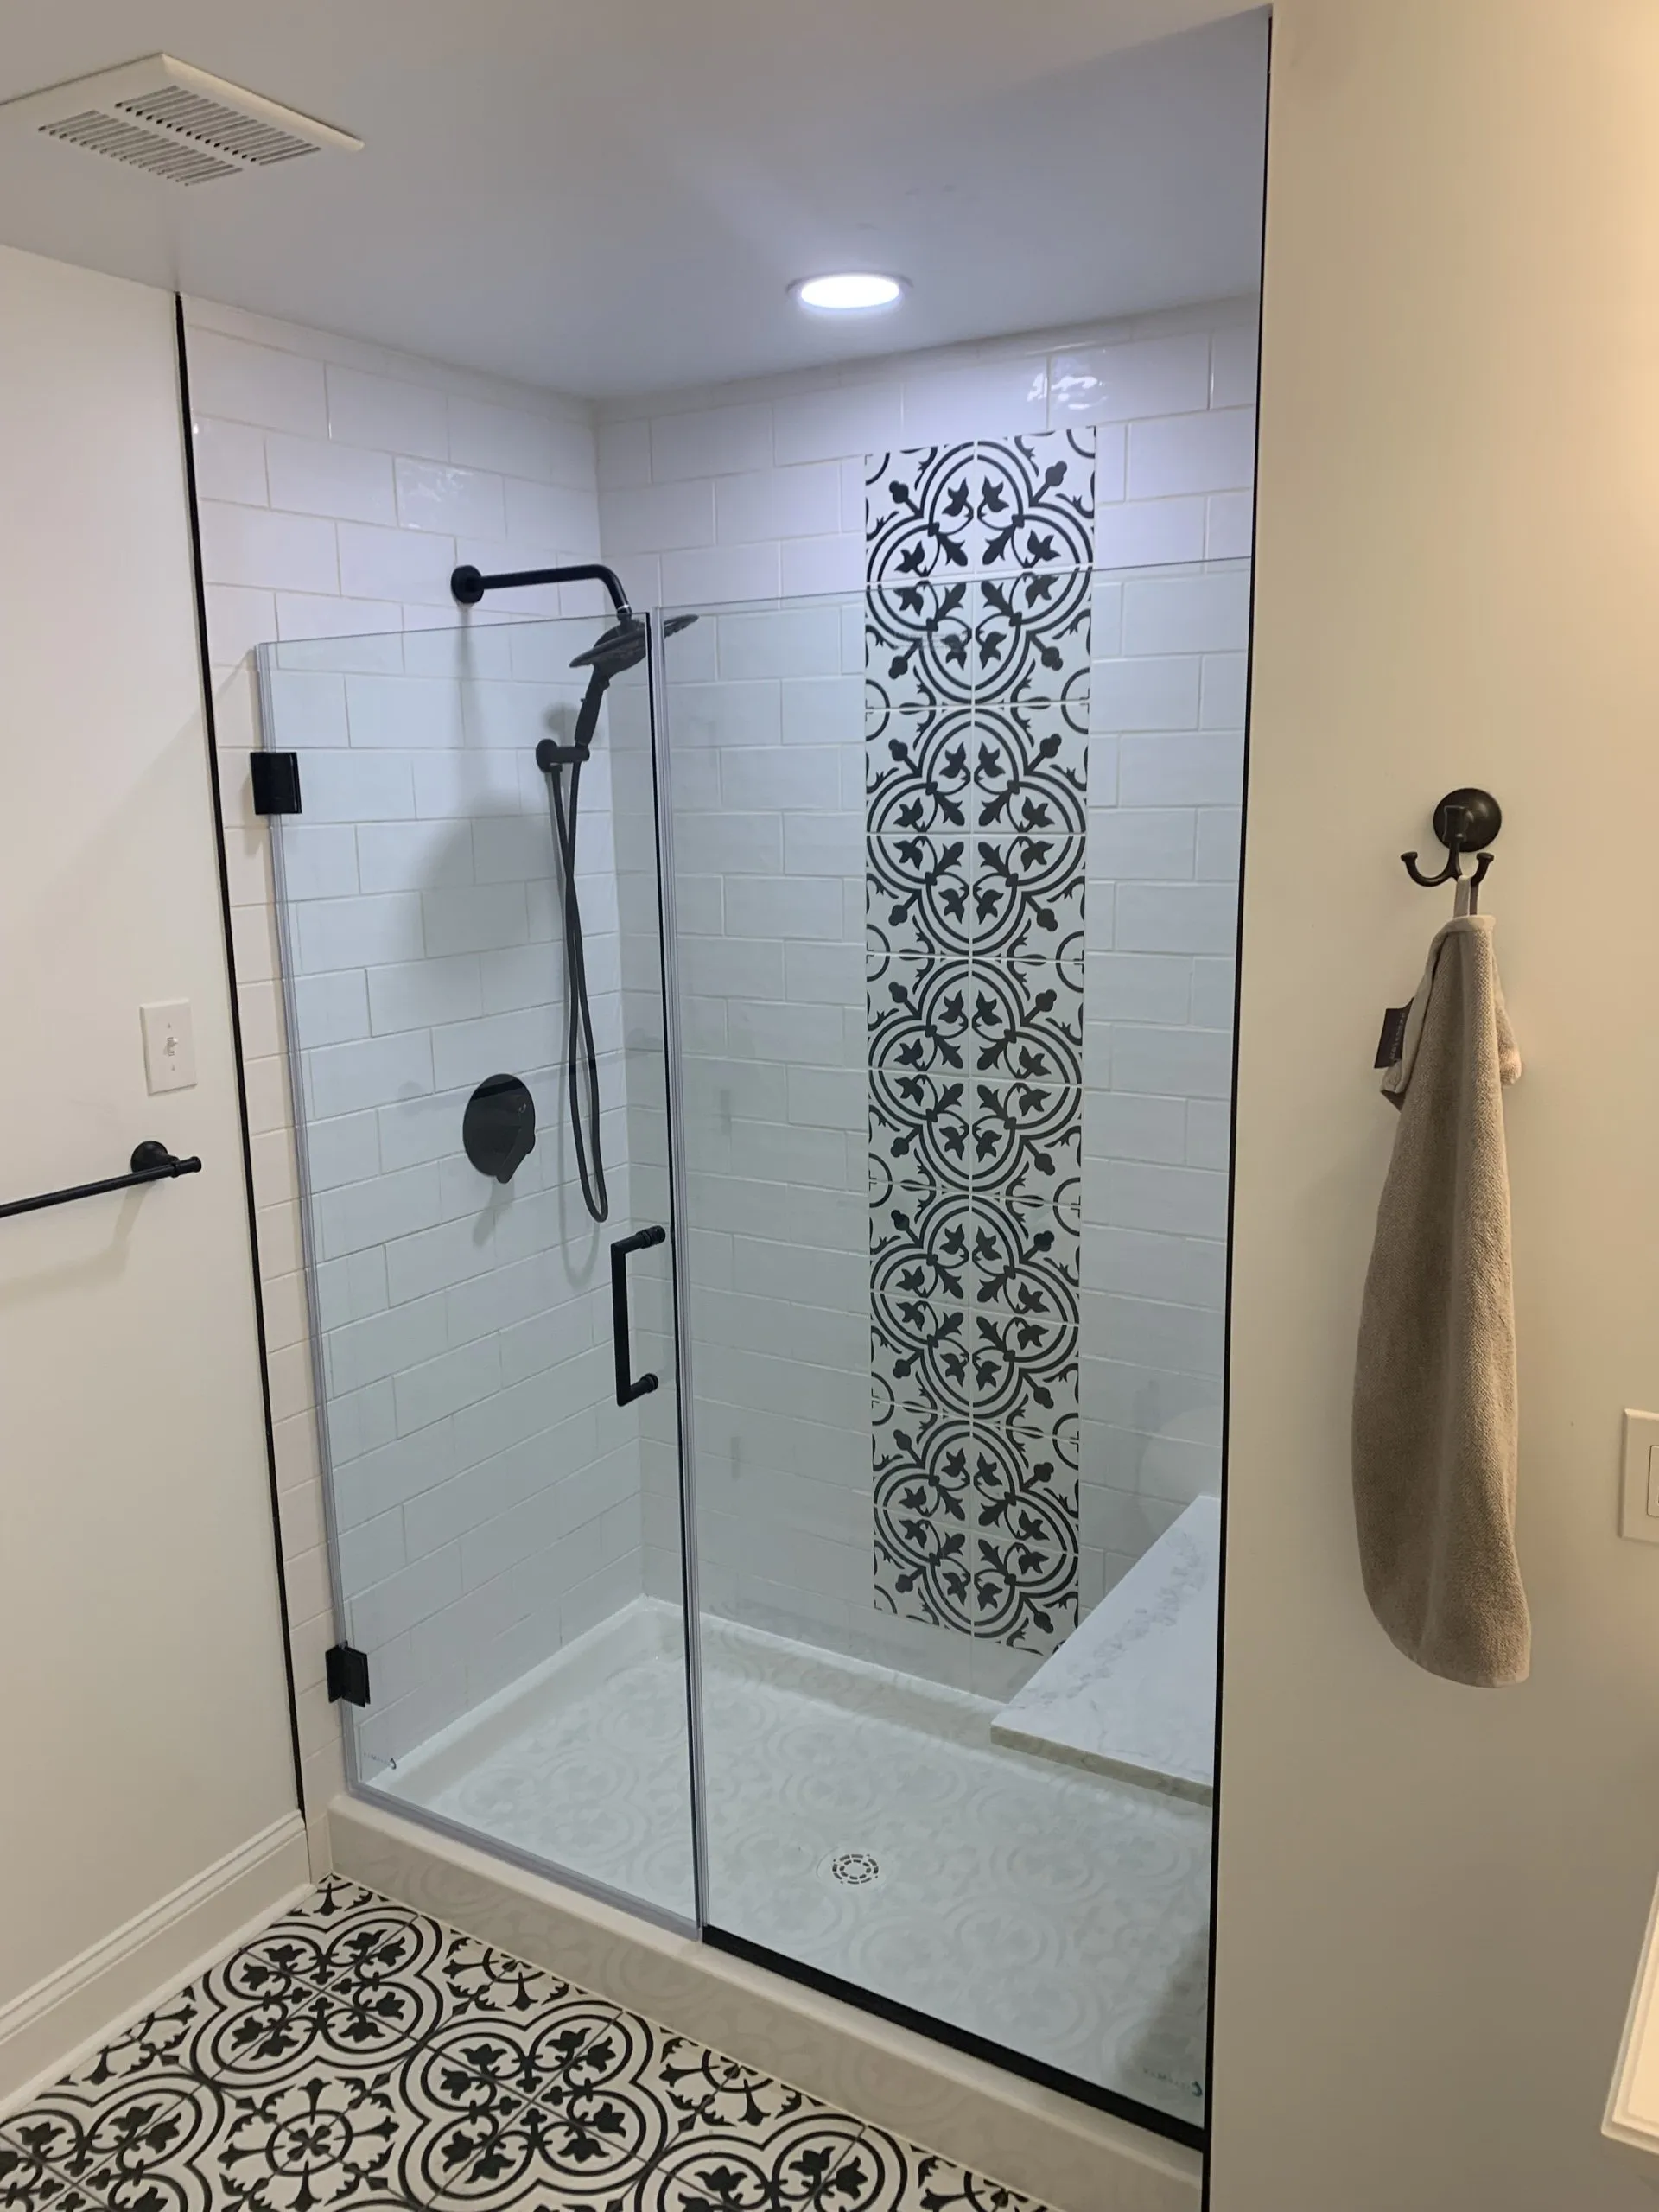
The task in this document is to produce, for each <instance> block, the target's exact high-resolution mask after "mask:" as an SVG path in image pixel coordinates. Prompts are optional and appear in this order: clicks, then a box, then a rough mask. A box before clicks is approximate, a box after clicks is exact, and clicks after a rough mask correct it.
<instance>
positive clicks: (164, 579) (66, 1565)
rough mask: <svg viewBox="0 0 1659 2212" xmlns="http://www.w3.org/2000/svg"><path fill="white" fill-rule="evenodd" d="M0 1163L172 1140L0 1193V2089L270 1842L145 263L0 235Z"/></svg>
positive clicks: (239, 1225) (164, 326) (180, 508)
mask: <svg viewBox="0 0 1659 2212" xmlns="http://www.w3.org/2000/svg"><path fill="white" fill-rule="evenodd" d="M0 484H3V486H4V512H5V517H6V528H5V531H4V534H3V538H0V671H3V677H0V760H3V763H4V773H3V802H0V1040H3V1043H0V1071H3V1072H0V1160H3V1171H0V1185H3V1190H0V1195H3V1196H6V1197H10V1196H13V1195H16V1196H19V1197H21V1196H22V1195H24V1194H25V1193H28V1192H33V1191H36V1190H42V1189H52V1188H54V1187H58V1186H60V1185H66V1184H70V1183H74V1182H78V1181H81V1180H86V1179H92V1178H94V1177H99V1176H102V1175H107V1174H114V1173H121V1172H122V1171H123V1170H124V1168H125V1166H126V1164H127V1156H128V1154H129V1153H130V1151H131V1149H132V1147H133V1146H134V1144H135V1143H137V1141H138V1140H139V1139H141V1138H143V1137H149V1136H155V1137H159V1138H161V1139H162V1140H163V1141H165V1142H166V1143H168V1145H170V1146H171V1147H173V1148H174V1149H175V1151H177V1152H180V1153H191V1152H194V1153H199V1154H200V1156H201V1159H202V1161H203V1163H204V1165H203V1171H202V1173H201V1174H200V1176H198V1177H194V1178H193V1179H190V1180H188V1181H181V1182H178V1183H169V1184H166V1185H162V1186H160V1187H158V1188H156V1189H151V1190H147V1191H144V1192H135V1193H129V1194H127V1195H125V1196H123V1197H112V1198H98V1199H92V1200H89V1201H87V1202H86V1203H85V1204H82V1205H74V1206H71V1207H66V1208H63V1209H61V1210H54V1211H49V1212H44V1213H41V1214H38V1215H33V1216H27V1217H20V1218H16V1219H12V1220H8V1221H4V1222H0V1900H3V1904H0V2094H4V2093H5V2091H6V2089H7V2088H10V2086H12V2085H13V2084H14V2083H15V2082H17V2081H19V2080H22V2079H23V2078H26V2077H27V2075H29V2073H30V2072H32V2071H34V2070H35V2068H36V2067H37V2066H41V2065H44V2064H46V2063H48V2061H49V2060H50V2059H51V2058H52V2057H54V2056H56V2055H58V2054H59V2053H60V2051H61V2050H63V2049H65V2048H67V2046H68V2045H69V2044H73V2043H74V2042H75V2041H77V2040H78V2039H79V2037H80V2036H82V2035H84V2034H86V2033H87V2032H88V2031H90V2030H91V2029H92V2027H93V2026H95V2025H96V2024H99V2020H100V2019H103V2018H108V2017H109V2015H110V2014H111V2012H116V2011H118V2010H119V2009H121V2007H122V2006H123V2005H126V2004H130V2003H131V2002H133V2001H134V2000H135V1999H137V1998H138V1997H139V1996H141V1995H143V1993H144V1991H145V1989H146V1988H147V1987H148V1986H152V1985H153V1984H154V1983H156V1982H159V1981H161V1980H163V1979H165V1978H166V1976H167V1975H168V1974H170V1973H171V1972H172V1971H173V1970H174V1969H175V1967H176V1968H182V1967H183V1966H184V1965H186V1964H187V1963H188V1961H189V1959H190V1958H191V1957H192V1956H193V1955H194V1953H195V1952H197V1951H200V1949H202V1948H205V1947H206V1945H207V1942H211V1941H213V1940H214V1938H215V1936H217V1935H218V1934H219V1933H220V1932H228V1929H229V1927H233V1926H234V1925H235V1924H236V1922H237V1920H238V1918H243V1917H245V1916H247V1915H248V1914H250V1913H251V1912H253V1911H255V1910H257V1909H258V1907H259V1906H260V1904H263V1903H265V1902H267V1901H270V1900H274V1898H275V1897H277V1896H278V1895H280V1894H281V1893H282V1891H283V1889H284V1888H286V1887H287V1886H289V1885H291V1883H292V1882H293V1881H294V1880H295V1879H296V1878H298V1877H299V1875H301V1874H302V1872H303V1866H304V1856H303V1841H302V1835H301V1834H300V1830H299V1824H298V1821H297V1819H296V1818H295V1817H294V1799H295V1785H294V1771H293V1764H292V1757H291V1751H290V1742H289V1720H288V1711H287V1702H286V1694H285V1689H284V1684H283V1665H282V1647H281V1637H280V1630H279V1625H278V1614H277V1587H276V1570H275V1564H274V1550H273V1545H272V1540H271V1527H270V1492H269V1480H268V1475H267V1466H266V1452H265V1440H264V1422H263V1416H262V1412H261V1399H260V1390H259V1376H258V1352H257V1339H256V1335H255V1327H254V1309H253V1295H252V1275H251V1259H250V1248H249V1235H248V1220H247V1211H246V1206H247V1201H246V1195H245V1180H244V1173H243V1151H242V1134H241V1128H240V1123H239V1119H238V1102H237V1089H236V1076H235V1065H234V1059H233V1054H232V1033H231V1019H230V995H229V985H228V980H227V975H226V955H225V940H224V930H223V924H222V919H221V910H220V899H219V882H218V874H217V866H216V861H215V857H214V845H213V817H212V811H211V790H210V783H209V776H208V767H207V752H206V747H205V745H204V742H203V735H202V721H201V698H200V680H199V675H198V661H197V645H196V636H195V624H194V608H193V604H192V597H191V569H190V557H189V542H188V530H187V522H186V507H185V494H184V476H183V461H182V454H181V432H180V420H179V407H178V391H177V384H176V378H175V366H174V352H173V303H172V301H171V299H170V298H169V297H168V295H166V294H165V293H162V292H156V291H151V290H148V289H141V288H140V287H138V286H137V285H131V284H125V283H119V282H118V281H117V280H115V279H113V278H110V277H98V276H92V275H89V274H87V273H86V272H85V271H83V270H73V269H68V268H65V267H62V266H60V265H59V264H55V263H52V262H47V261H41V260H36V259H35V258H33V257H29V256H27V255H23V254H19V253H14V252H11V251H7V250H3V249H0ZM175 998H186V999H188V1000H189V1001H191V1004H192V1006H193V1007H194V1026H195V1042H196V1052H197V1059H198V1065H199V1071H200V1080H199V1082H198V1084H197V1085H196V1087H195V1088H194V1090H181V1091H178V1092H176V1093H174V1094H173V1095H171V1096H166V1097H162V1098H151V1097H149V1096H148V1095H147V1092H146V1090H145V1084H144V1072H143V1057H142V1052H141V1046H140V1033H139V1022H138V1008H139V1006H140V1004H141V1003H143V1002H144V1001H152V1000H165V999H175ZM284 1821H287V1822H288V1823H289V1828H291V1831H292V1833H291V1835H290V1834H288V1833H287V1832H286V1831H285V1830H284V1829H283V1823H284ZM262 1838H263V1839H264V1841H263V1842H262V1843H259V1844H258V1845H257V1847H255V1845H256V1840H257V1839H262ZM251 1847H252V1848H251ZM215 1870H218V1871H217V1872H215ZM192 1885H194V1886H192ZM238 1885H239V1886H238ZM181 1889H185V1890H187V1891H188V1895H187V1897H184V1898H183V1899H182V1900H180V1901H178V1902H176V1903H175V1904H173V1905H167V1906H164V1909H163V1910H162V1913H161V1915H160V1918H159V1920H156V1919H153V1918H152V1920H151V1921H150V1922H149V1923H147V1925H146V1927H145V1928H143V1929H137V1930H136V1931H131V1932H130V1935H129V1936H118V1931H119V1930H121V1929H124V1927H126V1926H127V1925H128V1923H132V1922H134V1921H135V1920H136V1919H139V1918H141V1917H142V1916H145V1915H153V1914H154V1911H155V1909H156V1908H157V1907H158V1906H163V1904H164V1901H165V1900H167V1899H168V1897H170V1896H172V1895H173V1893H175V1892H176V1891H180V1890H181ZM193 1915H194V1917H193ZM204 1915H205V1916H204ZM227 1920H228V1925H227V1924H226V1923H227ZM111 1937H116V1938H117V1939H118V1940H117V1941H116V1942H115V1945H114V1948H113V1950H112V1951H108V1952H106V1953H105V1955H103V1957H102V1958H101V1960H98V1961H87V1962H86V1964H85V1966H84V1967H73V1965H72V1962H73V1961H75V1960H76V1959H77V1958H78V1956H79V1955H81V1954H83V1953H85V1952H86V1951H87V1950H88V1948H89V1947H95V1946H98V1945H100V1944H105V1943H107V1942H108V1941H109V1939H111ZM174 1938H176V1940H173V1939H174ZM158 1943H159V1948H157V1945H158ZM169 1944H170V1948H169ZM181 1950H182V1955H179V1953H180V1951H181ZM65 1969H69V1972H68V1973H67V1978H65ZM111 1975H112V1976H113V1979H111ZM54 1977H58V1978H57V1979H56V1980H54V1979H53V1978H54ZM42 1983H45V1984H46V1985H47V1986H45V1987H44V1988H42V1987H41V1984H42ZM31 1991H32V1992H33V1994H32V1995H30V1994H29V1993H30V1992H31Z"/></svg>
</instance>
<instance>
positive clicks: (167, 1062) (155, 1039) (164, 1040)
mask: <svg viewBox="0 0 1659 2212" xmlns="http://www.w3.org/2000/svg"><path fill="white" fill-rule="evenodd" d="M138 1019H139V1020H140V1022H141V1023H142V1024H143V1032H144V1080H145V1082H146V1083H147V1084H149V1090H150V1096H152V1097H154V1096H155V1095H156V1092H157V1091H159V1090H189V1089H190V1088H191V1086H192V1085H193V1084H194V1082H195V1079H196V1040H195V1038H194V1034H193V1033H192V1031H191V1027H190V1001H189V1000H188V999H167V1000H165V1001H162V1004H161V1005H159V1006H141V1007H139V1009H138Z"/></svg>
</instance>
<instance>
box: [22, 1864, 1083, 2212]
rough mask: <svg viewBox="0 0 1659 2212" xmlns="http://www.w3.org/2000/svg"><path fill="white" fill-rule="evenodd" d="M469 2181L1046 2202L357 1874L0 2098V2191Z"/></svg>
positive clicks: (380, 2197)
mask: <svg viewBox="0 0 1659 2212" xmlns="http://www.w3.org/2000/svg"><path fill="white" fill-rule="evenodd" d="M302 1967H303V1968H304V1969H306V1971H307V1973H308V1974H309V1975H315V1976H316V1977H317V1978H318V1980H319V1981H320V1982H321V1984H322V1985H323V1986H316V1984H315V1983H314V1982H313V1981H312V1980H308V1979H302V1974H301V1968H302ZM411 2022H413V2023H416V2030H415V2031H411V2030H410V2026H409V2024H410V2023H411ZM463 2207H477V2208H480V2212H625V2208H626V2212H1040V2209H1039V2208H1031V2207H1028V2206H1027V2205H1026V2204H1025V2202H1024V2201H1023V2200H1020V2199H1019V2198H1016V2197H1014V2196H1013V2195H1012V2193H1011V2192H1008V2191H1006V2190H997V2189H995V2188H994V2187H993V2186H991V2185H989V2184H987V2183H978V2182H976V2181H975V2180H974V2179H973V2178H972V2177H969V2176H967V2175H964V2174H963V2173H962V2172H961V2171H960V2170H959V2169H957V2168H955V2167H950V2166H947V2165H946V2164H944V2162H943V2161H941V2160H938V2159H935V2158H931V2157H930V2156H928V2155H927V2154H925V2153H923V2152H918V2151H917V2150H915V2149H914V2148H913V2146H911V2145H906V2144H904V2143H902V2142H900V2141H899V2140H898V2139H896V2138H893V2137H892V2136H889V2135H887V2134H885V2133H882V2132H881V2131H880V2130H873V2129H870V2128H868V2126H866V2125H865V2123H863V2122H862V2121H860V2120H855V2119H854V2118H852V2117H851V2116H850V2115H849V2114H846V2113H836V2112H834V2111H831V2110H829V2108H828V2107H823V2106H821V2105H818V2104H817V2103H816V2102H815V2101H813V2100H812V2099H811V2098H810V2097H808V2096H807V2095H806V2094H804V2092H803V2091H801V2090H798V2089H795V2088H790V2087H789V2086H788V2085H787V2084H785V2083H784V2082H779V2081H776V2080H774V2079H773V2078H772V2076H771V2075H767V2074H766V2073H765V2072H763V2071H761V2070H760V2069H757V2068H754V2067H751V2066H746V2065H743V2064H741V2063H739V2062H738V2061H736V2060H734V2059H730V2058H727V2057H725V2056H722V2055H721V2053H719V2052H717V2051H715V2050H709V2049H708V2048H707V2047H706V2046H704V2045H702V2044H697V2043H695V2042H692V2041H690V2040H689V2039H688V2038H686V2037H681V2036H677V2035H673V2034H671V2033H670V2032H669V2031H667V2030H665V2029H662V2028H659V2027H657V2026H655V2025H654V2024H652V2022H650V2021H648V2020H645V2019H644V2018H641V2017H640V2016H639V2015H638V2014H636V2013H632V2012H627V2011H626V2010H624V2009H623V2008H621V2007H620V2006H617V2005H613V2004H611V2003H609V2002H608V2001H607V2000H606V1999H601V1998H597V1997H594V1996H591V1995H589V1994H588V1993H586V1992H584V1991H582V1990H579V1989H576V1988H575V1987H573V1986H571V1985H570V1984H569V1983H567V1982H565V1981H563V1980H561V1979H560V1978H559V1977H558V1976H557V1975H556V1974H550V1973H549V1972H547V1971H546V1969H544V1968H543V1967H533V1966H531V1965H529V1964H527V1963H525V1962H524V1961H520V1960H517V1959H513V1958H512V1957H510V1956H509V1955H506V1954H505V1953H503V1952H500V1951H498V1950H495V1949H493V1948H491V1947H490V1946H489V1945H487V1944H484V1943H481V1942H477V1941H476V1940H475V1939H474V1938H472V1937H470V1936H460V1935H456V1934H454V1933H452V1932H450V1931H448V1930H445V1929H441V1928H440V1927H439V1926H438V1925H437V1923H435V1922H433V1921H430V1920H428V1919H426V1918H425V1917H424V1916H423V1915H421V1914H418V1913H416V1912H412V1911H410V1910H406V1909H405V1908H404V1907H403V1906H401V1905H397V1904H391V1903H390V1902H389V1901H388V1900H386V1899H385V1898H381V1897H374V1896H372V1894H371V1893H370V1892H368V1891H363V1890H358V1889H354V1888H353V1886H352V1885H347V1884H329V1885H326V1887H325V1889H324V1890H323V1891H320V1892H319V1893H318V1895H317V1896H316V1897H315V1898H313V1899H311V1900H308V1903H307V1904H305V1905H303V1906H302V1907H301V1908H299V1909H298V1910H296V1911H293V1912H290V1913H288V1914H285V1915H283V1918H282V1919H281V1921H280V1922H278V1923H276V1924H274V1925H273V1926H272V1927H271V1928H268V1929H265V1930H264V1932H263V1933H262V1934H261V1935H260V1936H257V1937H256V1938H255V1939H254V1940H253V1941H252V1942H250V1943H249V1944H247V1945H246V1946H245V1947H244V1948H242V1949H241V1950H239V1951H238V1952H236V1953H235V1954H234V1955H232V1956H231V1957H230V1958H228V1959H226V1960H225V1961H221V1962H220V1963H219V1965H217V1966H215V1967H213V1968H212V1969H211V1970H210V1971H209V1972H208V1973H207V1974H205V1975H204V1976H202V1978H201V1979H200V1980H199V1981H198V1982H196V1983H194V1984H193V1985H192V1986H191V1987H190V1988H188V1989H187V1990H184V1991H181V1993H179V1994H178V1996H177V1997H176V1998H173V1999H168V2002H167V2003H166V2004H164V2005H158V2006H157V2007H156V2008H155V2010H154V2011H153V2012H150V2013H149V2014H148V2015H147V2016H146V2017H145V2018H143V2020H141V2021H139V2022H137V2023H136V2024H134V2025H133V2026H132V2027H131V2028H130V2029H128V2030H126V2031H124V2033H123V2034H122V2035H120V2036H118V2037H114V2038H112V2039H111V2042H110V2043H109V2044H107V2045H106V2046H105V2048H104V2049H103V2050H100V2051H99V2053H98V2054H97V2055H96V2056H94V2058H92V2060H91V2061H89V2062H88V2063H86V2065H85V2066H84V2067H82V2068H80V2069H78V2070H77V2072H76V2074H75V2075H73V2077H71V2078H70V2079H68V2080H66V2081H65V2082H60V2083H59V2084H58V2085H57V2086H56V2087H54V2088H51V2089H48V2090H47V2091H45V2092H44V2093H42V2094H41V2095H39V2096H37V2097H36V2098H35V2099H34V2100H33V2101H31V2102H30V2103H29V2105H28V2106H26V2107H24V2108H23V2109H22V2110H21V2111H19V2112H16V2113H13V2114H11V2115H10V2117H8V2118H7V2119H5V2120H0V2212H461V2208H463Z"/></svg>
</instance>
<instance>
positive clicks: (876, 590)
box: [865, 429, 1094, 1652]
mask: <svg viewBox="0 0 1659 2212" xmlns="http://www.w3.org/2000/svg"><path fill="white" fill-rule="evenodd" d="M866 479H867V485H866V505H865V517H866V572H865V573H866V593H865V607H866V651H865V689H866V718H865V760H866V779H865V780H866V800H867V804H866V817H865V828H866V841H867V842H866V851H867V868H866V874H867V885H868V899H867V907H868V957H867V969H868V1044H869V1066H870V1210H871V1222H870V1252H871V1311H872V1345H871V1353H872V1357H871V1367H872V1397H873V1417H874V1504H875V1598H876V1603H877V1605H879V1606H881V1607H883V1608H885V1609H887V1610H888V1611H893V1612H897V1613H901V1614H905V1615H907V1616H909V1617H911V1618H917V1619H921V1620H925V1621H930V1622H932V1623H934V1624H937V1625H938V1626H941V1627H944V1628H948V1629H951V1630H956V1631H957V1632H958V1633H960V1634H963V1635H966V1636H974V1637H988V1638H993V1639H995V1640H996V1641H998V1642H1001V1643H1010V1644H1014V1645H1017V1646H1019V1647H1020V1648H1022V1649H1027V1650H1032V1651H1038V1652H1041V1651H1046V1650H1049V1649H1052V1648H1053V1646H1054V1645H1055V1644H1057V1643H1059V1642H1061V1641H1062V1640H1063V1639H1064V1638H1065V1636H1066V1635H1068V1634H1069V1633H1070V1631H1071V1629H1072V1628H1073V1627H1074V1626H1075V1625H1076V1624H1077V1602H1078V1580H1079V1576H1078V1569H1079V1531H1078V1493H1077V1332H1078V1218H1079V1166H1080V1162H1079V1154H1080V1147H1081V1136H1082V1122H1083V1115H1082V1099H1083V1091H1082V1083H1083V974H1084V969H1083V951H1084V876H1085V867H1084V841H1085V838H1086V836H1087V830H1088V808H1087V791H1088V728H1089V671H1090V605H1091V593H1092V588H1093V561H1094V433H1093V431H1092V430H1087V429H1084V430H1073V431H1058V430H1056V431H1045V432H1040V433H1034V434H1032V435H1024V436H1018V437H1011V438H1005V439H981V440H976V441H974V442H966V443H963V444H958V445H944V446H929V447H924V448H917V449H913V450H911V451H906V452H897V453H887V454H874V455H872V456H870V458H869V460H868V462H867V465H866Z"/></svg>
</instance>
